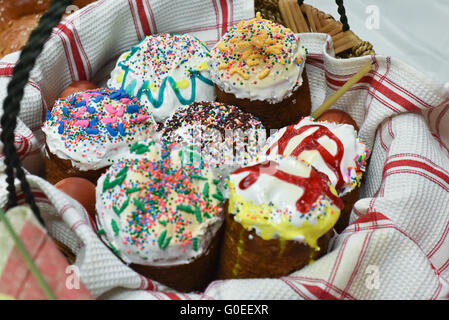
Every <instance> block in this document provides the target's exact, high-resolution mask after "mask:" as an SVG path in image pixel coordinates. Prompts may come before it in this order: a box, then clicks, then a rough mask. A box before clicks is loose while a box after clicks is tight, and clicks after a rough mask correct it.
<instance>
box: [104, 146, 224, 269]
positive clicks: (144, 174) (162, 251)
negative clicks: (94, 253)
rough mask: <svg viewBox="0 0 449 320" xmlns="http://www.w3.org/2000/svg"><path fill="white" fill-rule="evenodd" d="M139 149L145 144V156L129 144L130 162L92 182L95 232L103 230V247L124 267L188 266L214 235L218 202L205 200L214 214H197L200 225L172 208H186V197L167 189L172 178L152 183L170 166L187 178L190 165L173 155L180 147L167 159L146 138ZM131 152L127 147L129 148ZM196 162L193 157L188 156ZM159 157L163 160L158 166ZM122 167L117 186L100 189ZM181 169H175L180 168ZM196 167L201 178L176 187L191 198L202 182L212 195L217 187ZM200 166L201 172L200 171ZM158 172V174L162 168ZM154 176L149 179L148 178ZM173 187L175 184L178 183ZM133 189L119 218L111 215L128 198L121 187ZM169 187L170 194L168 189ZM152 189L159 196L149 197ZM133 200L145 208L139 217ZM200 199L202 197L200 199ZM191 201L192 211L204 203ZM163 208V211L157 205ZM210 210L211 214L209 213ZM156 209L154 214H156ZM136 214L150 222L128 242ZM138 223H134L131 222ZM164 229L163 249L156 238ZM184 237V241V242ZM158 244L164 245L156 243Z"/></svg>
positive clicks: (218, 224) (184, 156) (219, 219)
mask: <svg viewBox="0 0 449 320" xmlns="http://www.w3.org/2000/svg"><path fill="white" fill-rule="evenodd" d="M138 145H139V146H144V149H143V150H145V149H146V148H145V146H146V147H147V148H149V150H148V151H146V152H141V151H142V149H139V147H137V148H136V146H137V145H136V146H134V150H135V151H134V152H137V153H138V154H135V153H134V152H131V153H130V158H132V160H126V161H125V162H123V163H116V164H114V165H113V166H111V168H110V169H109V170H108V171H107V173H106V174H105V175H103V176H102V177H101V178H100V179H99V181H98V184H97V189H96V197H97V203H96V209H97V212H98V214H97V223H98V226H99V228H101V229H103V230H104V235H103V238H104V239H105V241H106V242H107V243H109V245H110V246H111V247H113V248H115V249H116V250H117V251H118V252H119V253H120V257H121V258H122V259H123V260H124V261H126V262H127V263H136V264H141V265H151V266H170V265H180V264H185V263H189V262H191V261H192V260H194V259H195V258H197V257H199V256H201V255H202V254H205V253H206V252H207V249H208V248H209V247H210V244H211V242H212V240H213V239H214V237H215V236H216V232H217V231H218V229H219V228H220V227H221V225H222V223H223V216H222V213H223V212H222V211H223V209H222V207H221V206H222V204H221V202H220V201H219V200H217V199H216V198H213V197H210V199H209V201H210V203H209V205H210V207H213V208H215V209H213V210H212V211H213V212H215V214H212V213H210V214H211V216H210V218H208V217H206V216H205V213H204V212H206V211H201V214H202V221H201V222H200V221H199V220H198V218H197V217H196V215H195V214H192V213H187V212H185V211H183V210H181V209H179V208H178V205H186V203H187V202H188V200H186V199H187V198H188V196H186V195H184V194H180V193H178V192H176V190H177V189H176V188H175V187H174V185H173V181H178V180H176V179H177V178H173V180H170V177H169V176H168V175H167V174H165V175H164V174H162V179H163V181H159V182H158V181H156V180H154V179H158V178H157V175H158V173H157V172H161V171H160V170H161V168H162V167H163V168H165V169H167V168H170V169H168V170H182V172H185V173H186V174H187V175H188V174H189V173H190V171H189V170H190V169H189V168H190V167H189V166H187V163H188V162H186V161H185V159H189V158H190V157H189V156H187V151H186V150H183V152H182V153H180V152H179V151H180V150H181V149H177V148H176V149H174V150H172V151H171V153H170V155H169V156H167V157H166V156H161V154H163V153H161V147H160V145H159V144H153V142H152V141H151V140H147V141H145V142H142V143H139V144H138ZM131 150H133V148H131ZM194 158H195V159H198V155H196V156H195V157H194ZM161 159H165V162H164V163H162V161H161ZM125 164H126V165H127V166H128V170H127V174H126V178H124V180H123V182H122V183H121V184H119V185H117V186H115V187H112V188H110V189H106V190H104V186H105V185H106V186H107V185H108V184H107V183H106V184H105V181H106V178H107V177H108V175H109V177H110V178H109V179H110V181H112V180H114V178H115V177H118V176H120V175H118V172H119V171H120V170H121V168H122V167H124V165H125ZM181 167H182V168H183V169H180V168H181ZM195 167H196V168H197V169H196V171H195V173H196V174H198V173H200V174H201V176H202V177H204V180H201V179H196V178H195V179H192V180H190V182H187V181H184V182H183V183H182V184H183V185H185V186H187V185H188V186H189V188H191V190H194V192H195V194H197V193H198V194H199V195H201V194H202V192H203V191H204V188H205V185H206V183H207V184H208V185H209V189H208V190H209V195H213V194H215V193H217V192H220V191H217V190H218V189H217V186H216V184H215V183H214V179H216V175H215V173H214V171H213V170H211V169H209V168H208V167H207V165H206V166H205V167H200V165H199V164H198V166H197V164H195ZM146 168H158V169H155V170H154V171H152V170H149V169H148V170H146ZM201 168H202V169H201ZM165 169H164V170H165ZM152 177H154V179H153V178H152ZM178 183H179V181H178ZM135 187H140V188H141V190H140V191H137V192H134V193H129V200H128V205H127V206H126V208H125V209H124V210H123V211H122V212H121V213H120V214H119V215H117V213H116V212H115V211H114V209H113V206H115V207H116V209H117V208H121V207H122V206H123V205H124V203H125V202H126V201H127V199H128V195H127V194H126V193H125V192H124V191H123V189H130V188H131V189H132V188H135ZM169 187H170V188H171V189H170V190H169V189H168V188H169ZM154 189H157V190H158V191H159V192H161V193H162V195H161V194H159V195H154V194H153V191H154ZM135 199H139V200H140V201H141V202H142V203H143V204H144V205H148V206H149V207H147V208H146V209H147V210H146V211H145V213H143V212H142V210H140V209H138V206H137V205H136V203H135V202H134V201H135ZM143 199H153V201H155V202H154V203H157V204H153V205H151V204H150V202H149V200H147V201H144V200H143ZM201 199H202V198H201ZM201 201H203V200H197V202H196V204H197V205H198V207H201V208H202V209H204V208H205V207H204V206H205V203H206V202H207V201H206V200H204V201H203V202H201ZM163 204H166V207H165V206H164V205H163ZM157 208H168V209H166V210H165V209H157ZM214 210H215V211H214ZM156 211H157V212H156ZM136 213H137V214H138V215H139V216H140V218H139V219H143V217H144V216H145V219H146V221H151V222H150V223H148V224H147V225H145V226H142V228H141V235H140V236H138V237H137V238H136V239H137V240H134V243H133V241H132V240H130V239H131V237H132V236H133V235H135V234H136V230H137V229H136V224H133V223H130V222H129V221H130V220H131V221H133V217H135V215H136ZM153 214H158V217H157V218H156V217H154V216H153ZM113 220H114V221H115V222H114V223H115V224H116V228H115V229H116V230H114V227H113V222H112V221H113ZM159 221H161V222H164V221H173V223H170V222H167V223H166V224H165V225H162V224H161V223H160V222H159ZM137 225H138V224H137ZM180 226H182V227H183V228H184V231H183V232H184V233H182V234H183V236H182V237H181V238H182V239H183V240H182V241H181V240H180V239H179V238H178V236H179V234H180V233H179V232H177V231H176V230H177V228H178V227H180ZM164 231H166V236H165V238H164V240H165V241H167V239H168V238H171V239H170V242H169V244H168V245H167V246H166V247H165V248H163V247H161V245H160V244H159V243H158V239H159V237H160V236H161V235H162V234H163V233H164ZM187 234H189V236H188V237H187V236H186V237H184V235H187ZM193 238H197V239H198V242H197V244H196V248H195V245H194V242H193V240H192V239H193ZM188 239H190V240H188ZM162 243H164V242H162Z"/></svg>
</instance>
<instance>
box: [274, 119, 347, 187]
mask: <svg viewBox="0 0 449 320" xmlns="http://www.w3.org/2000/svg"><path fill="white" fill-rule="evenodd" d="M310 128H318V130H316V131H315V132H314V133H312V134H311V135H309V136H307V137H306V138H304V140H302V141H301V143H300V144H299V145H298V146H297V147H296V148H295V149H294V150H293V151H292V153H291V156H294V157H298V156H299V155H300V154H301V153H302V152H303V151H310V150H316V151H318V152H319V153H320V155H321V157H322V158H323V160H324V162H326V164H327V166H328V167H329V169H331V170H332V171H333V172H334V174H335V175H336V176H337V185H336V186H335V187H336V188H337V190H340V188H341V187H343V185H344V183H345V181H344V180H343V175H342V174H341V171H340V166H341V160H342V159H343V151H344V147H343V143H342V142H341V141H340V139H338V137H337V136H335V135H334V134H333V133H332V132H331V131H330V130H329V129H328V128H327V127H325V126H320V125H309V126H303V127H301V128H299V129H295V128H294V126H288V127H287V130H286V131H285V133H284V134H283V135H282V137H281V138H279V139H278V141H277V143H275V144H274V145H272V146H271V147H270V148H269V149H268V151H267V154H270V153H271V152H272V150H273V149H274V147H276V145H277V146H278V154H280V155H284V151H285V148H286V147H287V145H288V143H289V141H290V140H291V139H292V138H293V137H295V136H298V135H300V134H302V133H303V132H305V131H306V130H308V129H310ZM323 136H328V137H329V139H331V140H334V141H335V143H336V144H337V154H336V155H335V156H333V155H331V154H330V153H329V151H327V150H326V148H324V147H323V146H322V145H321V144H320V143H319V142H318V139H319V138H321V137H323Z"/></svg>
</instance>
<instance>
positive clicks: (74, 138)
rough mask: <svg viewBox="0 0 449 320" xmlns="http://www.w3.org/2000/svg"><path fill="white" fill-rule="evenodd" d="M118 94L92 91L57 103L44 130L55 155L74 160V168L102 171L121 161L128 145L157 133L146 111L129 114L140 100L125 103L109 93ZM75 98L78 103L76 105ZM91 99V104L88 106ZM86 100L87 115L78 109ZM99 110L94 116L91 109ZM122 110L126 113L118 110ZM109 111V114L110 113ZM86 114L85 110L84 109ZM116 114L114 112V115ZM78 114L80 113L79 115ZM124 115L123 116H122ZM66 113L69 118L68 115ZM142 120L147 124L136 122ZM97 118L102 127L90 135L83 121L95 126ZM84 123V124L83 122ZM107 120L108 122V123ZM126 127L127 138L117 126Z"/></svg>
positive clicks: (106, 90) (77, 94)
mask: <svg viewBox="0 0 449 320" xmlns="http://www.w3.org/2000/svg"><path fill="white" fill-rule="evenodd" d="M114 92H118V91H115V90H109V89H102V90H101V91H99V90H89V91H85V92H79V93H74V94H73V95H70V96H68V97H67V98H65V99H60V100H58V101H57V102H56V104H55V106H54V107H53V109H52V111H51V116H50V117H49V119H48V120H47V121H45V122H44V125H43V127H42V131H43V132H44V133H45V137H46V144H47V147H48V149H49V150H50V152H51V153H53V154H54V155H56V156H57V157H58V158H60V159H64V160H70V161H71V163H72V165H73V166H74V167H75V168H77V169H79V170H82V171H88V170H98V169H101V168H104V167H107V166H109V165H111V164H112V163H113V162H114V161H116V160H118V159H120V158H121V157H122V156H123V154H124V153H126V151H127V150H128V145H129V144H131V143H134V142H136V141H140V140H144V139H146V138H148V137H150V136H151V135H152V134H153V133H154V130H155V122H154V119H153V117H152V116H151V114H150V113H148V112H147V111H146V110H145V108H143V107H142V108H140V109H139V111H138V112H136V113H128V112H127V111H126V110H127V106H128V105H137V106H138V105H139V102H138V101H137V99H133V100H131V99H128V98H125V99H126V100H128V101H127V102H126V103H123V102H121V101H119V100H116V99H111V98H110V97H109V93H114ZM100 93H102V94H101V95H104V96H105V98H104V99H103V100H101V101H98V102H95V97H98V96H99V95H100ZM72 99H76V103H74V104H72V103H71V102H72ZM87 100H89V103H87ZM81 101H85V102H86V105H85V106H84V108H86V110H85V111H84V112H80V109H82V108H83V107H76V104H77V103H78V102H81ZM90 108H93V109H92V110H95V112H94V113H90V112H89V111H88V110H91V109H90ZM120 109H122V111H118V113H117V110H120ZM108 110H109V111H108ZM81 111H82V110H81ZM110 111H111V112H113V113H110ZM77 112H79V113H78V114H77ZM120 112H122V116H118V115H117V114H120ZM64 113H65V114H66V115H64ZM139 117H144V118H146V119H144V120H143V121H139V122H133V121H134V120H136V119H138V118H139ZM94 118H98V124H97V125H94V126H93V128H95V129H97V130H98V134H88V133H87V130H88V129H89V128H85V127H83V124H81V123H82V122H83V121H84V122H85V123H86V124H87V123H89V124H91V123H92V120H93V119H94ZM107 119H112V120H113V121H115V122H113V124H111V126H113V129H114V131H115V132H117V134H116V136H113V135H111V134H110V132H109V131H108V128H107ZM60 121H63V122H64V131H63V132H62V133H60V131H59V130H60V126H61V122H60ZM80 121H81V122H80ZM105 121H106V122H105ZM118 124H120V125H123V127H124V131H125V132H126V134H125V135H122V134H121V133H120V132H118V130H117V125H118Z"/></svg>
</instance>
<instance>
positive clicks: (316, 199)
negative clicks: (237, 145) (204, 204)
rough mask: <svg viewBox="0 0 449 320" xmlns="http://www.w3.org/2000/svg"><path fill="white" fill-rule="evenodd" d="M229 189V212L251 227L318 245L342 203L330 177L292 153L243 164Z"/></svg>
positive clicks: (266, 236) (264, 233)
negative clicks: (296, 157)
mask: <svg viewBox="0 0 449 320" xmlns="http://www.w3.org/2000/svg"><path fill="white" fill-rule="evenodd" d="M229 188H230V198H229V207H228V212H229V214H230V215H232V216H234V220H235V221H236V222H238V223H240V224H241V225H242V226H243V227H244V228H245V229H246V230H248V231H250V230H255V232H256V234H257V235H258V236H259V237H260V238H262V239H264V240H270V239H276V238H279V239H281V240H285V241H298V242H300V243H304V244H307V245H309V246H310V247H311V248H314V249H318V246H317V241H318V239H319V238H320V237H321V236H323V235H324V234H326V233H327V232H329V231H330V230H332V228H333V226H334V225H335V223H336V221H337V220H338V218H339V216H340V209H342V208H343V203H342V201H341V200H340V199H339V198H338V195H337V193H336V191H335V189H334V188H333V187H332V186H331V185H330V184H329V180H328V178H327V177H326V176H325V175H324V174H322V173H320V172H318V171H316V170H315V169H313V168H312V167H311V166H309V165H307V164H306V163H304V162H302V161H298V160H296V159H294V158H292V157H283V158H280V159H278V160H277V161H272V160H269V161H265V162H261V163H257V164H255V165H252V166H248V167H244V168H241V169H238V170H236V171H235V172H234V173H233V174H232V175H231V176H230V178H229Z"/></svg>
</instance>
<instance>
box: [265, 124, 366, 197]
mask: <svg viewBox="0 0 449 320" xmlns="http://www.w3.org/2000/svg"><path fill="white" fill-rule="evenodd" d="M265 151H266V153H267V154H268V155H269V156H270V155H271V156H277V155H281V156H293V157H297V158H298V159H300V160H302V161H305V162H307V163H309V164H311V165H312V166H313V167H314V168H315V169H316V170H318V171H320V172H323V173H325V174H326V175H327V176H328V177H329V180H330V181H331V183H332V185H333V186H335V188H336V189H337V191H338V192H339V195H340V196H342V195H344V194H346V193H348V192H350V191H351V190H353V189H354V188H356V187H357V186H359V185H360V181H361V179H362V174H363V172H364V171H365V167H366V160H367V158H368V157H369V155H370V151H369V150H368V149H367V147H366V146H365V145H364V143H363V142H362V141H361V140H360V139H359V138H358V136H357V132H356V131H355V129H354V127H353V126H351V125H348V124H337V123H331V122H315V121H314V120H313V118H312V117H305V118H303V119H301V120H300V121H299V122H298V123H297V124H296V125H291V126H287V127H284V128H282V129H280V130H278V131H277V132H276V133H275V134H274V135H272V136H271V137H270V138H269V139H268V141H267V145H266V147H265Z"/></svg>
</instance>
